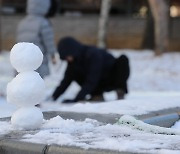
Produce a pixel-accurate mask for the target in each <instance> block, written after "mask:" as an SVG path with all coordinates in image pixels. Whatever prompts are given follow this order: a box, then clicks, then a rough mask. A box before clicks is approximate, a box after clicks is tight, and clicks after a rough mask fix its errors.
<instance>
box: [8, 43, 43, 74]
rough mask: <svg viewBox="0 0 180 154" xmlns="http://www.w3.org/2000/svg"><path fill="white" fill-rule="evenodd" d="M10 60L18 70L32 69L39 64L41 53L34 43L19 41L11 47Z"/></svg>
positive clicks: (41, 57) (41, 58)
mask: <svg viewBox="0 0 180 154" xmlns="http://www.w3.org/2000/svg"><path fill="white" fill-rule="evenodd" d="M10 60H11V64H12V66H13V67H14V68H15V69H16V70H17V71H18V72H24V71H32V70H36V69H37V68H38V67H39V66H40V65H41V63H42V60H43V54H42V52H41V50H40V49H39V47H38V46H36V45H35V44H33V43H27V42H21V43H17V44H15V45H14V46H13V48H12V49H11V53H10Z"/></svg>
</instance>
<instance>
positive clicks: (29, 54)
mask: <svg viewBox="0 0 180 154" xmlns="http://www.w3.org/2000/svg"><path fill="white" fill-rule="evenodd" d="M42 60H43V55H42V52H41V50H40V49H39V47H38V46H36V45H34V44H32V43H18V44H15V45H14V46H13V48H12V50H11V53H10V61H11V64H12V66H13V67H14V68H15V69H16V70H17V71H18V72H19V74H18V75H17V76H16V77H15V78H14V79H13V80H12V81H11V82H9V83H8V85H7V101H8V102H10V103H12V104H15V105H17V106H19V107H20V108H19V109H18V110H17V111H16V112H15V113H14V114H13V115H12V117H11V123H12V125H13V126H14V127H16V128H18V129H36V128H38V127H40V126H41V124H42V121H43V114H42V112H41V111H40V110H39V109H38V108H36V107H35V106H34V105H36V104H38V103H40V102H41V101H42V100H43V98H44V95H45V83H44V80H43V79H42V78H41V77H40V75H39V73H37V72H35V71H34V70H36V69H37V68H38V67H39V66H40V65H41V63H42Z"/></svg>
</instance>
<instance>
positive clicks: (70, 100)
mask: <svg viewBox="0 0 180 154" xmlns="http://www.w3.org/2000/svg"><path fill="white" fill-rule="evenodd" d="M75 102H77V101H76V100H74V99H65V100H63V101H62V103H75Z"/></svg>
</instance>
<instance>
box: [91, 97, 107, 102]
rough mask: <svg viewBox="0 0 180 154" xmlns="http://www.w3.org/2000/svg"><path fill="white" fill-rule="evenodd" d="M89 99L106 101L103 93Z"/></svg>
mask: <svg viewBox="0 0 180 154" xmlns="http://www.w3.org/2000/svg"><path fill="white" fill-rule="evenodd" d="M89 101H97V102H102V101H104V97H103V95H94V96H92V97H91V98H90V99H89Z"/></svg>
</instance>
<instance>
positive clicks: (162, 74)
mask: <svg viewBox="0 0 180 154" xmlns="http://www.w3.org/2000/svg"><path fill="white" fill-rule="evenodd" d="M122 53H124V54H126V55H127V56H128V57H129V59H130V66H131V76H130V79H129V94H128V95H127V96H126V98H125V100H114V99H115V98H116V95H115V93H114V92H111V93H106V94H104V95H105V99H106V100H107V101H108V102H102V103H95V102H94V103H90V102H83V103H75V104H71V105H66V104H61V103H60V102H61V100H62V99H64V98H73V97H74V96H75V94H76V93H77V90H79V87H78V85H77V84H75V83H73V84H72V85H71V87H70V88H69V89H68V90H67V92H66V93H65V94H64V95H63V96H62V97H60V98H59V99H58V100H57V102H51V101H50V102H43V103H42V105H41V106H42V107H41V109H42V110H43V111H50V110H56V111H73V112H85V113H87V112H91V113H105V114H108V113H109V114H112V113H113V114H125V115H132V116H133V115H141V114H145V113H149V112H151V111H157V110H161V109H167V108H171V107H180V65H179V59H180V53H178V52H172V53H165V54H163V55H162V56H159V57H155V56H154V55H153V52H152V51H148V50H146V51H145V50H144V51H135V50H119V51H118V52H115V51H114V52H113V54H114V55H115V56H118V55H120V54H122ZM8 55H9V54H8V53H4V52H3V53H2V54H0V73H1V74H2V75H1V76H0V90H1V91H0V94H2V95H6V91H5V90H4V88H5V85H7V83H8V82H9V81H10V79H12V78H13V76H12V75H13V73H12V72H13V69H12V68H11V66H10V65H9V59H8ZM1 64H2V65H1ZM65 67H66V65H65V64H64V63H63V64H61V67H59V66H56V67H52V66H51V72H52V74H51V76H50V77H48V78H46V79H45V83H46V87H47V89H46V90H47V93H46V95H47V96H49V95H50V94H51V93H52V91H53V90H54V88H55V86H56V85H57V84H58V83H59V81H60V80H61V79H62V77H63V72H64V70H65ZM1 85H3V86H2V87H1ZM15 110H16V107H15V106H14V105H11V104H8V103H7V102H6V99H5V98H4V96H2V97H0V117H7V116H11V115H12V113H13V112H14V111H15ZM130 119H131V117H130V118H128V116H125V121H130ZM121 120H122V119H121ZM179 123H180V122H177V124H176V125H175V126H174V129H165V130H164V129H162V128H159V127H154V126H149V125H146V124H144V123H142V122H140V121H135V124H136V125H134V127H133V126H132V125H126V124H125V123H124V124H120V125H119V124H114V125H111V124H103V123H100V122H98V121H96V120H92V119H86V120H85V121H74V120H72V119H69V120H64V119H62V118H61V117H59V116H57V117H54V118H52V119H50V120H44V122H43V124H42V126H41V128H40V130H39V132H38V133H35V134H33V135H32V134H30V132H29V134H26V135H25V136H24V137H23V140H24V141H27V142H34V143H44V144H53V143H54V144H59V145H74V146H79V147H82V148H85V149H87V148H97V149H98V148H102V149H113V150H119V151H130V152H134V153H138V152H143V153H159V154H167V153H172V154H177V153H180V136H179V135H178V133H175V132H179V130H178V129H180V124H179ZM0 126H1V127H0V136H1V135H4V134H7V133H8V132H11V131H15V128H14V127H12V125H11V124H10V123H9V122H2V121H0ZM137 128H138V129H137ZM139 128H140V130H139ZM175 129H176V130H175ZM171 131H172V132H174V133H175V134H176V135H165V134H171ZM162 132H163V133H162ZM169 132H170V133H169ZM155 133H160V134H155Z"/></svg>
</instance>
